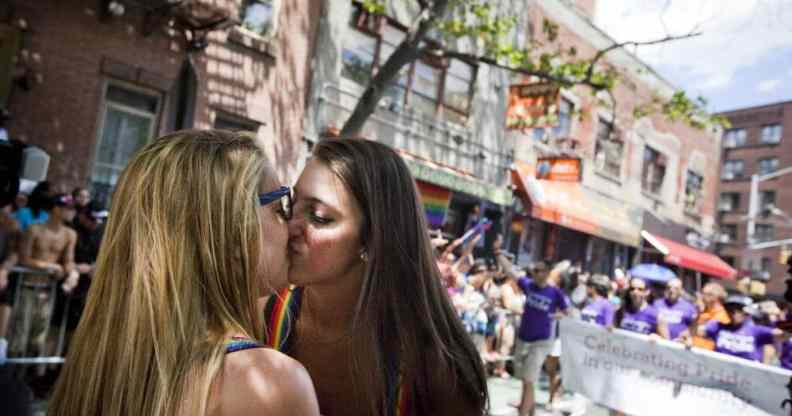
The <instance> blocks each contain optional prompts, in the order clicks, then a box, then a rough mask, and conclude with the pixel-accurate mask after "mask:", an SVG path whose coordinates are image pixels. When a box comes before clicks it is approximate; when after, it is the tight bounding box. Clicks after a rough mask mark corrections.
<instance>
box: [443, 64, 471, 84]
mask: <svg viewBox="0 0 792 416" xmlns="http://www.w3.org/2000/svg"><path fill="white" fill-rule="evenodd" d="M448 73H449V74H453V75H454V76H457V77H459V78H462V79H465V80H471V79H473V67H472V66H470V65H468V64H466V63H464V62H462V61H460V60H459V59H452V60H451V63H450V65H448Z"/></svg>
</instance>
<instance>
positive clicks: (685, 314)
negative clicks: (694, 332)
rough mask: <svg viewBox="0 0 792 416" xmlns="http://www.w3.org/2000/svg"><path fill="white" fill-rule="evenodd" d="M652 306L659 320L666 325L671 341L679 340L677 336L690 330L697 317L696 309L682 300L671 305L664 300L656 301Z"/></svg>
mask: <svg viewBox="0 0 792 416" xmlns="http://www.w3.org/2000/svg"><path fill="white" fill-rule="evenodd" d="M653 306H654V307H655V309H657V312H658V313H659V314H660V319H662V320H663V322H665V323H666V324H668V333H669V335H671V339H677V338H679V335H680V334H681V333H682V332H684V331H685V330H686V329H688V328H690V325H692V324H693V322H696V318H697V317H698V310H696V307H695V306H693V304H692V303H690V302H688V301H686V300H684V299H678V300H677V301H676V302H674V304H673V305H669V304H668V302H667V301H666V300H665V298H663V299H658V300H656V301H655V303H654V305H653Z"/></svg>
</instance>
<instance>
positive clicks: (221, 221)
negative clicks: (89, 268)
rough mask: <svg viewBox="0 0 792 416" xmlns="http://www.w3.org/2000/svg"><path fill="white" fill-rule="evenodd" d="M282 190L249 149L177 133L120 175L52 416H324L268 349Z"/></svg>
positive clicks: (226, 137) (285, 196)
mask: <svg viewBox="0 0 792 416" xmlns="http://www.w3.org/2000/svg"><path fill="white" fill-rule="evenodd" d="M290 215H291V206H290V194H289V189H288V188H285V187H280V186H279V185H278V183H277V181H276V179H275V175H274V173H273V171H272V169H271V168H270V167H269V165H268V163H267V161H266V159H265V157H264V154H263V152H262V151H261V150H260V149H259V147H257V146H256V145H255V143H254V141H253V139H251V138H249V137H246V136H244V135H241V134H235V133H230V132H224V131H182V132H176V133H173V134H171V135H168V136H165V137H162V138H160V139H158V140H156V141H154V142H152V143H151V144H149V145H147V146H146V147H144V148H143V149H142V150H141V151H140V152H139V153H138V154H137V155H136V156H135V157H134V158H133V159H132V160H131V161H130V162H129V165H128V166H127V168H126V169H125V171H124V173H123V174H122V176H121V178H120V180H119V182H118V186H117V188H116V191H115V194H114V196H113V207H112V210H111V213H110V217H109V223H108V224H107V230H106V233H105V239H104V241H103V245H102V247H101V250H100V252H99V258H98V260H97V266H96V273H95V276H94V278H93V282H92V285H91V290H90V292H89V295H88V303H87V306H86V309H85V314H84V315H83V318H82V320H81V322H80V324H79V327H78V328H77V332H76V334H75V335H74V341H73V344H72V347H71V350H70V352H69V355H68V357H67V358H66V363H65V366H64V368H63V372H62V374H61V377H60V379H59V380H58V383H57V385H56V388H55V393H54V396H53V399H52V401H51V406H50V411H49V414H50V415H64V416H65V415H207V416H228V415H252V414H263V415H318V414H319V411H318V405H317V401H316V395H315V393H314V388H313V385H312V383H311V380H310V377H309V376H308V373H307V372H306V371H305V369H304V368H303V367H302V365H300V364H298V363H297V362H296V361H294V360H293V359H291V358H288V357H287V356H285V355H283V354H281V353H279V352H277V351H274V350H271V349H266V348H262V346H261V345H259V344H257V343H256V342H254V341H252V340H255V339H261V338H262V329H261V328H262V325H260V324H259V319H258V314H257V312H256V311H257V309H256V306H255V302H256V299H257V298H258V297H260V296H261V295H262V294H263V293H265V292H266V291H267V290H268V289H269V288H270V287H272V286H278V285H282V282H276V281H273V280H274V279H275V278H281V279H283V278H284V277H285V276H286V275H287V274H288V269H289V264H288V259H287V253H286V245H287V239H288V231H287V226H286V221H287V220H288V218H289V217H290Z"/></svg>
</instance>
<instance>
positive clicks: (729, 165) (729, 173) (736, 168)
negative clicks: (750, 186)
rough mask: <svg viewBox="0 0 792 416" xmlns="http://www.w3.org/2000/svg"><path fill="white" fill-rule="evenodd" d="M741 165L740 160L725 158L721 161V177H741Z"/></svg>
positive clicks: (727, 178) (729, 178)
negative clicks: (725, 159)
mask: <svg viewBox="0 0 792 416" xmlns="http://www.w3.org/2000/svg"><path fill="white" fill-rule="evenodd" d="M743 167H744V166H743V161H742V160H727V161H725V162H723V171H722V172H721V178H722V179H724V180H731V179H737V178H741V177H742V176H743Z"/></svg>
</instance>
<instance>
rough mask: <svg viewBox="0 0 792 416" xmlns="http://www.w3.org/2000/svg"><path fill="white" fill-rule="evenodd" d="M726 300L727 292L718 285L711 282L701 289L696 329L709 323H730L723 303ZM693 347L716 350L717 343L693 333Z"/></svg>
mask: <svg viewBox="0 0 792 416" xmlns="http://www.w3.org/2000/svg"><path fill="white" fill-rule="evenodd" d="M724 300H726V290H725V289H723V286H721V285H720V284H718V283H715V282H710V283H707V284H706V285H704V287H703V288H701V295H700V296H698V298H697V303H698V308H699V315H698V318H697V320H696V328H700V327H704V325H706V324H707V322H709V321H718V322H720V323H722V324H728V323H729V315H728V314H727V313H726V309H724V308H723V301H724ZM693 333H694V334H696V336H695V337H694V338H693V345H694V346H696V347H699V348H703V349H707V350H710V351H712V350H714V349H715V342H714V341H712V340H711V339H709V338H707V337H702V336H699V335H698V333H697V331H694V332H693Z"/></svg>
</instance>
